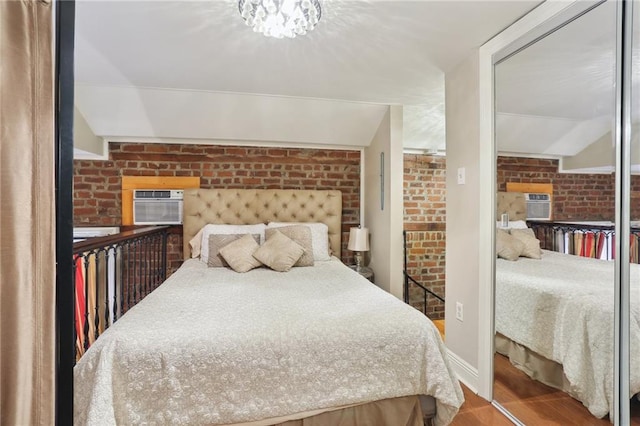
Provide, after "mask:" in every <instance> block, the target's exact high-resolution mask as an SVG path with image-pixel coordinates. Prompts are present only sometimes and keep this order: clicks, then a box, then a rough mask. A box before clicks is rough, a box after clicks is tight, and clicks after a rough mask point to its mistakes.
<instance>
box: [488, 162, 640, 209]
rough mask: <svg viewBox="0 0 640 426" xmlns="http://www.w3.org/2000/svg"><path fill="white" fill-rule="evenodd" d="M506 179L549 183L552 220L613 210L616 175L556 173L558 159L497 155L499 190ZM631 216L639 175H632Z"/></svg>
mask: <svg viewBox="0 0 640 426" xmlns="http://www.w3.org/2000/svg"><path fill="white" fill-rule="evenodd" d="M507 182H524V183H552V184H553V219H554V220H610V221H612V220H613V218H614V211H615V204H614V203H615V175H613V174H580V173H559V172H558V160H547V159H535V158H516V157H498V180H497V183H498V191H505V190H506V183H507ZM631 191H632V195H631V200H632V203H631V206H632V207H631V218H632V220H638V219H639V218H640V203H639V202H637V200H638V197H640V176H632V177H631Z"/></svg>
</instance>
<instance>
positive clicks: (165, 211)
mask: <svg viewBox="0 0 640 426" xmlns="http://www.w3.org/2000/svg"><path fill="white" fill-rule="evenodd" d="M182 197H183V190H182V189H136V190H134V191H133V223H134V224H135V225H179V224H182Z"/></svg>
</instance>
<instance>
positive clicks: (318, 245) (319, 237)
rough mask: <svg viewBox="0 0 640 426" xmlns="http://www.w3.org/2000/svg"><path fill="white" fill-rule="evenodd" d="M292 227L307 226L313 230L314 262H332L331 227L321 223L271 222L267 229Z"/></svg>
mask: <svg viewBox="0 0 640 426" xmlns="http://www.w3.org/2000/svg"><path fill="white" fill-rule="evenodd" d="M291 225H305V226H308V227H309V228H311V245H312V246H313V260H314V261H316V262H317V261H320V262H323V261H326V260H331V256H330V255H329V227H328V226H327V225H326V224H324V223H321V222H269V224H268V225H267V228H281V227H283V226H291Z"/></svg>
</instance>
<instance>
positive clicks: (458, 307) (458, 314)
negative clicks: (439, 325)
mask: <svg viewBox="0 0 640 426" xmlns="http://www.w3.org/2000/svg"><path fill="white" fill-rule="evenodd" d="M456 319H457V320H458V321H464V310H463V306H462V303H460V302H456Z"/></svg>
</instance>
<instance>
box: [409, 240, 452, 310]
mask: <svg viewBox="0 0 640 426" xmlns="http://www.w3.org/2000/svg"><path fill="white" fill-rule="evenodd" d="M402 241H403V246H404V270H403V275H404V302H405V303H407V304H409V305H411V297H410V290H411V288H412V285H413V288H417V289H418V291H420V292H421V293H422V296H421V298H422V301H423V303H422V308H423V309H422V313H423V314H425V315H427V307H428V306H429V305H428V298H429V297H433V298H435V299H437V300H439V301H440V302H442V303H444V298H443V297H441V296H439V295H437V294H436V293H434V292H433V291H431V290H430V289H428V288H427V287H426V286H425V285H424V284H422V283H420V282H418V281H417V280H416V279H415V278H413V277H412V276H411V275H409V272H408V268H407V265H408V256H409V255H408V248H407V231H402ZM412 306H413V305H412ZM414 307H415V306H414Z"/></svg>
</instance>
